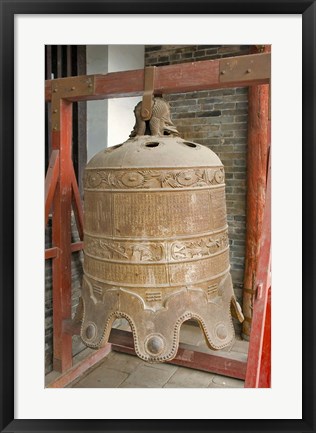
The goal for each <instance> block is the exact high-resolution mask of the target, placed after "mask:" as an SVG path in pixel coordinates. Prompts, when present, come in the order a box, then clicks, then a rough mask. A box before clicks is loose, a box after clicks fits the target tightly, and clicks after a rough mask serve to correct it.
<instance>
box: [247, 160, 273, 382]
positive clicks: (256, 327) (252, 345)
mask: <svg viewBox="0 0 316 433" xmlns="http://www.w3.org/2000/svg"><path fill="white" fill-rule="evenodd" d="M270 260H271V166H269V171H268V183H267V192H266V206H265V212H264V220H263V231H262V236H261V242H260V256H259V261H258V269H257V275H256V288H257V293H256V297H255V300H254V308H253V320H252V327H251V333H250V342H249V352H248V363H247V373H246V381H245V388H259V387H260V384H262V385H264V386H268V385H269V383H270V377H271V363H269V360H271V353H270V351H271V341H270V332H271V331H270V328H271V323H270V321H271V313H270V305H269V289H270V287H269V285H270V271H271V269H270V265H271V263H270ZM263 350H264V351H265V353H264V352H263Z"/></svg>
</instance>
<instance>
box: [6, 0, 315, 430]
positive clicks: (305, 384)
mask: <svg viewBox="0 0 316 433" xmlns="http://www.w3.org/2000/svg"><path fill="white" fill-rule="evenodd" d="M0 3H1V15H0V18H1V57H2V62H1V108H2V110H1V128H0V130H1V138H2V140H1V157H0V161H1V179H2V181H1V183H0V185H1V192H0V197H1V206H0V212H1V219H0V221H1V225H0V227H1V233H0V238H1V240H2V242H1V254H0V257H1V274H0V275H1V303H0V305H1V323H2V327H1V329H2V333H1V357H2V359H1V431H3V432H11V431H12V432H13V431H14V432H35V431H40V432H48V431H50V432H52V431H56V432H68V431H69V432H70V431H78V432H88V431H89V432H91V431H104V432H111V431H145V430H146V431H162V432H168V431H214V432H215V431H227V432H228V431H230V432H233V431H236V432H237V431H253V432H256V431H258V432H259V431H267V432H277V431H280V432H281V431H288V432H291V431H309V432H312V431H315V425H314V410H313V409H314V406H315V401H314V391H315V388H314V380H313V375H314V351H315V344H314V343H315V341H314V326H315V323H314V317H313V307H314V302H315V301H314V296H313V290H314V273H313V263H314V242H315V240H314V236H313V221H314V211H313V209H314V166H315V160H314V145H315V128H314V122H315V73H316V71H315V49H316V47H315V10H316V9H315V8H316V5H315V2H314V1H297V2H288V1H282V2H281V1H280V2H269V1H265V2H253V1H252V2H251V1H245V2H242V3H238V2H234V1H225V0H222V1H221V2H215V1H211V0H208V1H202V2H196V3H194V2H186V1H185V2H177V1H171V2H168V4H166V3H162V2H157V1H146V2H145V1H142V2H137V1H136V2H133V1H127V2H120V1H117V2H110V1H100V2H87V1H79V2H78V1H67V2H59V1H56V2H51V1H38V2H35V3H34V2H28V1H20V2H12V1H9V0H0ZM55 44H56V45H64V44H70V45H72V46H76V47H77V46H89V45H100V46H114V45H115V46H119V45H120V46H130V45H133V46H137V45H147V46H153V45H157V44H158V45H169V44H176V45H185V44H188V45H191V44H197V45H206V44H211V45H212V44H227V45H232V44H239V45H240V46H242V45H246V44H248V45H255V44H269V45H271V46H272V50H271V53H272V57H271V58H272V76H271V77H272V78H271V83H272V106H271V119H272V153H271V155H272V156H271V158H272V161H273V162H272V269H273V273H272V275H273V277H272V281H273V292H272V293H273V298H272V299H273V302H272V324H273V326H272V382H271V388H266V389H256V388H253V389H212V388H205V389H196V388H192V389H155V390H153V389H146V388H136V387H135V388H132V389H124V390H123V389H118V388H110V389H109V388H107V389H106V388H103V389H101V388H86V389H82V388H67V387H66V386H65V387H60V388H59V389H55V388H45V380H44V378H45V371H44V370H45V369H44V363H45V362H44V361H45V360H44V348H45V347H44V346H45V335H44V334H43V324H44V321H45V317H44V311H43V304H44V301H45V293H44V290H43V281H44V278H45V276H44V267H43V245H44V235H43V233H44V221H43V220H44V219H43V208H44V182H43V180H44V173H43V166H44V164H45V149H44V144H43V143H44V140H45V111H44V110H43V106H44V104H43V102H44V101H43V100H44V98H45V95H44V93H45V92H44V80H43V76H44V72H43V71H44V63H45V62H44V59H45V46H52V45H55ZM78 52H79V51H78ZM124 52H125V51H124ZM126 53H127V51H126V52H125V55H127V54H126ZM99 114H100V113H99ZM103 115H104V116H105V115H106V114H104V113H103V114H102V116H103ZM115 144H116V143H115ZM302 210H303V212H302ZM46 320H47V317H46Z"/></svg>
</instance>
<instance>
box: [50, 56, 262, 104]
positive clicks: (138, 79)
mask: <svg viewBox="0 0 316 433" xmlns="http://www.w3.org/2000/svg"><path fill="white" fill-rule="evenodd" d="M270 67H271V53H260V54H248V55H246V56H238V57H229V58H224V59H216V60H203V61H200V62H190V63H181V64H177V65H168V66H159V67H157V68H156V71H155V78H154V86H153V87H154V89H153V90H154V94H163V93H165V94H166V93H183V92H192V91H198V90H208V89H218V88H224V87H245V86H252V85H258V84H268V83H269V82H270ZM52 86H54V87H53V89H52ZM52 92H56V93H59V94H60V96H61V97H63V98H65V99H68V100H69V101H92V100H100V99H108V98H114V97H115V98H120V97H127V96H141V95H143V93H144V69H137V70H133V71H122V72H111V73H108V74H105V75H87V76H78V77H70V78H69V77H68V78H60V79H58V80H47V81H46V82H45V99H46V101H51V99H52Z"/></svg>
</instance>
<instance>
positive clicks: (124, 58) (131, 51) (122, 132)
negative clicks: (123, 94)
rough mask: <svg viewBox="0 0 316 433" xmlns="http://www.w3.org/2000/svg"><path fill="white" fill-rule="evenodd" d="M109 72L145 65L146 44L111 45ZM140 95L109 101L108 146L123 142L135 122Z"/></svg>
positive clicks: (140, 67)
mask: <svg viewBox="0 0 316 433" xmlns="http://www.w3.org/2000/svg"><path fill="white" fill-rule="evenodd" d="M108 48H109V50H108V72H118V71H129V70H132V69H142V68H143V67H144V64H145V63H144V58H145V48H144V45H109V47H108ZM140 100H141V98H140V97H133V98H115V99H110V100H109V101H108V135H107V144H108V146H114V145H116V144H120V143H123V142H124V141H126V140H127V139H128V137H129V134H130V133H131V131H132V129H133V127H134V123H135V117H134V113H133V110H134V107H135V105H136V104H137V103H138V102H139V101H140Z"/></svg>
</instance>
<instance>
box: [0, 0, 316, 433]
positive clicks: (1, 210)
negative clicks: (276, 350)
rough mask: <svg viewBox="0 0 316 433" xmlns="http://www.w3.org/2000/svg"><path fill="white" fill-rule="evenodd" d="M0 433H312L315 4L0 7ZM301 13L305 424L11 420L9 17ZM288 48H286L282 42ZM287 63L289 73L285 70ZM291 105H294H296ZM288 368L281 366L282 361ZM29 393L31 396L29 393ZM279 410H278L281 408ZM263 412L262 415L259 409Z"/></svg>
mask: <svg viewBox="0 0 316 433" xmlns="http://www.w3.org/2000/svg"><path fill="white" fill-rule="evenodd" d="M0 5H1V9H0V32H1V60H2V62H1V77H0V78H1V79H0V83H1V93H0V95H1V97H0V103H1V123H0V131H1V145H0V164H1V165H0V263H1V265H0V288H1V299H0V320H1V341H0V344H1V346H0V347H1V352H0V356H1V360H0V362H1V366H0V371H1V373H0V374H1V377H0V387H1V390H0V393H1V394H0V398H1V402H0V408H1V409H0V427H1V432H41V433H44V432H60V433H62V432H93V431H98V432H103V431H104V432H111V431H113V432H114V431H115V432H119V431H121V432H123V431H124V432H132V431H137V432H138V431H139V432H140V431H148V432H160V431H163V432H166V433H167V432H171V431H172V432H174V431H181V432H182V431H192V432H199V431H212V432H217V431H218V432H248V431H249V432H281V431H282V432H287V433H290V432H297V431H300V432H303V431H304V432H314V431H316V430H315V429H316V427H315V413H316V407H315V377H316V374H315V348H316V344H315V343H316V341H315V318H314V316H313V310H316V305H315V294H314V290H315V271H314V260H315V254H314V249H315V248H314V247H315V234H314V225H313V223H314V207H315V191H314V190H315V175H314V169H315V167H316V164H315V158H316V151H315V144H316V143H315V122H316V117H315V115H316V112H315V99H316V98H315V92H316V85H315V84H316V83H315V76H316V56H315V52H316V43H315V42H316V26H315V24H316V4H315V1H305V0H301V1H288V0H279V1H273V0H266V1H254V0H249V1H241V2H239V1H232V0H230V1H226V0H218V1H211V0H204V1H203V0H196V1H194V2H193V1H186V0H184V1H177V0H170V1H156V0H143V1H139V0H138V1H132V0H125V1H120V0H118V1H114V0H112V1H106V0H100V1H93V0H92V1H80V0H79V1H72V0H69V1H59V0H54V1H50V0H47V1H45V0H40V1H24V0H19V1H15V0H0ZM123 13H124V14H165V13H168V14H219V13H221V14H227V13H229V14H244V13H246V14H302V20H303V35H302V37H303V192H302V198H303V236H302V239H303V377H302V383H303V394H302V395H303V402H302V403H303V418H302V419H301V420H286V419H277V420H269V419H262V420H257V419H254V420H251V419H244V420H243V419H238V420H229V419H228V420H224V419H217V420H216V419H215V420H212V419H210V420H196V419H192V420H190V419H186V420H178V419H174V420H163V419H159V420H144V419H143V420H142V419H140V420H90V419H89V420H76V419H73V420H61V419H60V420H58V419H54V420H48V419H45V420H44V419H43V420H41V419H33V420H23V419H15V418H14V397H15V396H14V277H15V274H14V240H15V237H14V236H15V235H14V209H15V207H14V16H15V14H123ZM285 43H286V41H285ZM290 64H291V63H290V59H289V67H290ZM294 103H295V101H294ZM284 361H285V362H286V359H285V360H284ZM31 392H32V391H31V390H30V393H31ZM280 404H281V403H280ZM262 410H263V411H264V408H262Z"/></svg>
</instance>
